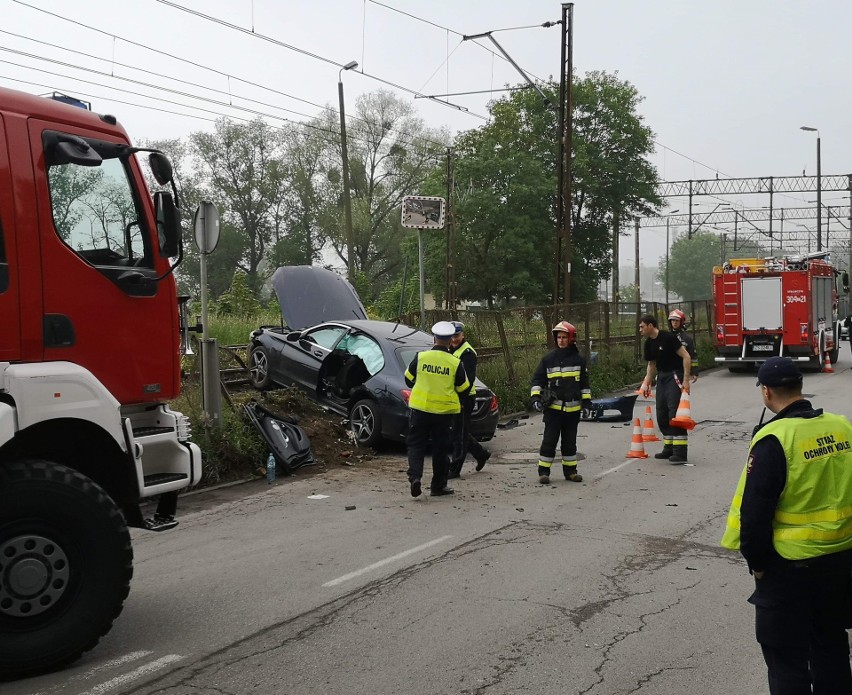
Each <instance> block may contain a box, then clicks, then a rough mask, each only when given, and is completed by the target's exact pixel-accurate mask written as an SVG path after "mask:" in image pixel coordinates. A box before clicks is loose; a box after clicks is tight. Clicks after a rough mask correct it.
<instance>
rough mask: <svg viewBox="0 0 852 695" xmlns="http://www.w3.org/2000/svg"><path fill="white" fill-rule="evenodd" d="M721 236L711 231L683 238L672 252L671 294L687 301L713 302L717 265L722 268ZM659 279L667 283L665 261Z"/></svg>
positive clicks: (658, 275)
mask: <svg viewBox="0 0 852 695" xmlns="http://www.w3.org/2000/svg"><path fill="white" fill-rule="evenodd" d="M720 253H721V247H720V242H719V237H717V236H716V235H715V234H710V233H709V232H699V233H698V234H693V236H692V239H689V238H688V237H687V236H681V237H679V238H678V239H676V240H675V242H674V243H673V244H672V248H671V250H670V251H669V284H670V287H669V291H670V292H674V293H675V294H678V295H680V296H681V297H682V298H683V300H684V301H693V300H699V299H709V298H710V296H711V294H712V277H713V266H714V265H719V256H720ZM657 278H658V279H659V280H660V282H662V283H663V284H665V281H666V262H665V259H662V261H661V263H660V271H659V273H658V274H657Z"/></svg>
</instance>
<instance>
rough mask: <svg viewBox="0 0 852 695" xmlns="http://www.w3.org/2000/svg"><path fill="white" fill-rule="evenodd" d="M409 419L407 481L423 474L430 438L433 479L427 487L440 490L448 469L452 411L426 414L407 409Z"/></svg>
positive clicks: (443, 486) (443, 485)
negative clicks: (450, 412)
mask: <svg viewBox="0 0 852 695" xmlns="http://www.w3.org/2000/svg"><path fill="white" fill-rule="evenodd" d="M410 413H411V414H410V417H409V421H408V437H407V439H406V444H407V445H408V482H412V481H414V480H420V479H421V478H422V477H423V462H424V460H425V459H426V449H427V448H428V446H429V439H430V438H431V440H432V482H431V483H430V485H429V488H430V489H431V490H432V491H433V492H434V491H435V490H443V489H444V488H445V487H446V486H447V476H448V474H449V469H450V451H451V450H452V447H453V443H452V440H451V438H450V437H451V427H452V424H453V415H452V414H440V415H439V414H437V413H427V412H424V411H422V410H415V409H414V408H412V409H411V411H410Z"/></svg>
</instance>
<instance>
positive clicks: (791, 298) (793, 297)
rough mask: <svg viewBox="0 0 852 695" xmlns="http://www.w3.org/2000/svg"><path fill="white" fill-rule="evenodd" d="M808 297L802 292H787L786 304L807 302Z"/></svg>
mask: <svg viewBox="0 0 852 695" xmlns="http://www.w3.org/2000/svg"><path fill="white" fill-rule="evenodd" d="M807 301H808V298H807V297H806V296H805V295H803V294H788V295H787V304H796V303H802V304H805V303H807Z"/></svg>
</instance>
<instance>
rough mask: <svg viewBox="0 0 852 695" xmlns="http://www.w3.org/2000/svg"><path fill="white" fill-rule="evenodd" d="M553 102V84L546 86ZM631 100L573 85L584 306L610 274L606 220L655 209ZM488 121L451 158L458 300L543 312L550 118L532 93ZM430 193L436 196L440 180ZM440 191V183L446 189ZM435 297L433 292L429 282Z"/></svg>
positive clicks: (622, 89) (652, 178) (439, 260)
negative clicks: (539, 307)
mask: <svg viewBox="0 0 852 695" xmlns="http://www.w3.org/2000/svg"><path fill="white" fill-rule="evenodd" d="M545 91H546V92H549V93H550V94H551V95H553V98H554V99H555V98H556V94H557V92H558V89H557V85H556V84H554V83H551V84H549V85H546V86H545ZM640 100H641V99H640V97H639V96H638V93H637V91H636V89H635V87H633V86H632V85H631V84H630V83H628V82H625V81H622V80H619V79H618V77H617V76H616V75H609V74H606V73H601V72H593V73H589V74H588V75H587V76H586V77H584V78H579V79H577V80H576V81H575V87H574V110H575V113H574V136H573V151H574V158H573V161H572V166H573V188H572V201H571V219H572V230H573V231H572V247H573V259H574V261H573V266H572V269H573V272H572V298H573V299H575V301H584V300H585V299H591V298H593V296H594V293H595V287H597V284H598V281H599V280H600V278H602V277H604V276H606V275H608V273H609V263H610V254H611V245H612V244H611V232H610V229H611V219H612V215H613V213H614V212H618V213H620V214H621V215H622V216H626V215H629V214H640V213H645V212H647V211H649V210H652V209H654V208H655V207H657V206H659V205H660V204H661V201H660V199H659V197H658V196H657V194H656V191H655V187H656V184H657V182H658V178H657V173H656V170H655V169H654V168H653V166H651V165H650V164H649V163H648V161H647V159H646V156H647V155H648V154H649V153H650V152H652V151H653V133H652V132H651V130H650V129H649V128H648V127H647V126H645V125H644V124H643V122H642V118H641V116H639V115H638V113H637V109H638V104H639V102H640ZM491 115H492V120H491V122H489V123H488V124H487V125H485V126H482V127H481V128H478V129H475V130H470V131H467V132H465V133H462V134H461V135H459V137H458V138H457V140H456V143H455V151H456V182H457V190H456V221H457V227H456V229H457V239H456V256H457V267H456V277H457V280H458V284H459V295H460V296H461V297H464V298H467V299H485V300H488V301H489V302H490V301H492V300H496V301H500V302H503V303H508V301H509V300H510V299H512V298H514V297H518V298H522V299H523V300H524V301H525V302H526V303H532V304H535V303H546V302H547V301H548V300H549V297H550V293H551V291H552V279H553V265H554V263H553V253H554V250H555V230H556V226H557V221H556V219H555V217H554V200H555V195H556V157H557V134H556V128H557V119H556V113H555V111H554V110H553V109H550V108H546V107H545V105H544V104H543V103H542V100H541V98H540V97H539V96H538V95H537V94H536V93H534V92H533V91H532V90H518V91H515V92H511V93H510V94H509V95H508V96H506V97H503V98H501V99H499V100H498V101H496V102H494V104H493V105H492V107H491ZM429 187H430V189H431V190H430V191H429V192H430V193H432V194H433V195H442V194H443V193H442V192H441V190H442V188H441V180H440V174H439V173H438V172H435V174H434V175H433V177H431V178H430V180H429ZM443 190H445V184H444V188H443ZM444 238H445V237H444V235H433V236H432V237H430V238H429V251H430V253H429V272H428V273H427V276H428V277H429V278H430V279H433V280H434V279H435V278H443V277H444V272H443V270H444V269H443V264H444V259H445V253H444V252H443V246H442V244H444V243H445V242H444ZM430 288H432V291H433V293H434V292H435V287H434V285H433V283H432V282H430Z"/></svg>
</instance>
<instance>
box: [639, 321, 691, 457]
mask: <svg viewBox="0 0 852 695" xmlns="http://www.w3.org/2000/svg"><path fill="white" fill-rule="evenodd" d="M639 332H640V333H641V334H642V335H643V336H644V337H645V338H647V340H646V341H645V351H644V357H645V360H647V362H648V369H647V370H646V372H645V380H644V381H643V382H642V386H641V387H640V391H641V392H642V395H643V396H645V397H646V398H647V397H649V396H650V395H651V384H653V383H654V375H655V374H656V376H657V424H658V425H659V427H660V431H661V432H662V433H663V450H662V451H661V452H660V453H659V454H654V458H658V459H669V461H670V462H671V463H678V464H682V463H686V462H687V444H688V440H687V431H686V430H685V429H683V428H680V427H672V426H671V424H669V423H670V421H671V419H672V418H673V417H675V415H677V407H678V405H679V404H680V394H681V391H682V390H683V391H686V393H689V377H690V372H691V368H692V358H691V357H690V356H689V353H688V352H687V350H686V348H685V347H684V346H683V345H682V344H681V342H680V340H678V338H677V336H676V335H674V334H673V333H669V332H668V331H661V330H660V329H659V328H658V327H657V319H656V317H655V316H652V315H651V314H645V315H644V316H643V317H642V318H641V319H639Z"/></svg>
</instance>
